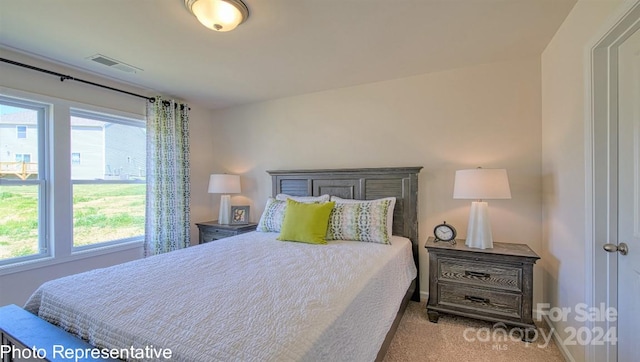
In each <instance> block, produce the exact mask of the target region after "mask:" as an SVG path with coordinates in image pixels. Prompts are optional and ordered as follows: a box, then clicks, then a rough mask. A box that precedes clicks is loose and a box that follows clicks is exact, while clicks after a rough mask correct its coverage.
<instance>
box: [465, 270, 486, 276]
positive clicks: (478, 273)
mask: <svg viewBox="0 0 640 362" xmlns="http://www.w3.org/2000/svg"><path fill="white" fill-rule="evenodd" d="M464 275H465V276H467V277H478V278H490V277H491V274H489V273H481V272H474V271H470V270H465V271H464Z"/></svg>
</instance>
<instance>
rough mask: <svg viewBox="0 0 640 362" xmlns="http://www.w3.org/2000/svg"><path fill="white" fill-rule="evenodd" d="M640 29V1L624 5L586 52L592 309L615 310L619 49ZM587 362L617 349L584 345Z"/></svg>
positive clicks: (611, 356) (613, 357)
mask: <svg viewBox="0 0 640 362" xmlns="http://www.w3.org/2000/svg"><path fill="white" fill-rule="evenodd" d="M639 27H640V0H631V1H625V2H624V3H623V4H622V5H621V6H620V8H619V9H618V11H616V12H615V14H614V15H613V16H612V17H611V18H610V20H609V21H608V22H606V23H605V24H604V26H603V27H602V29H601V30H600V31H599V32H598V33H597V36H596V37H595V38H594V39H593V40H592V41H591V42H590V43H588V44H587V47H586V50H585V59H586V61H585V65H586V66H585V73H586V74H585V91H586V92H585V93H586V94H585V97H586V102H585V116H586V117H585V121H586V125H585V161H586V162H585V182H586V184H585V193H586V195H585V205H586V207H585V210H586V215H585V218H586V220H585V221H586V222H585V243H586V247H585V276H586V288H585V299H586V302H587V303H588V304H589V305H590V306H594V307H598V306H600V303H605V305H606V306H607V307H609V306H615V307H616V308H617V305H618V301H617V288H618V279H617V268H618V261H617V256H618V254H617V253H606V252H604V251H603V250H602V246H603V245H604V244H605V243H614V244H617V243H618V237H617V236H618V235H617V206H618V200H617V195H618V188H617V185H618V183H617V173H618V169H617V167H618V163H617V153H618V143H617V142H618V137H617V136H618V135H617V133H618V132H617V125H618V107H617V106H618V84H617V80H618V52H617V50H618V46H619V45H620V44H621V43H622V42H624V40H626V39H627V38H628V37H629V36H630V35H631V34H633V32H634V31H635V30H637V29H638V28H639ZM586 323H587V326H586V327H587V328H589V329H590V330H592V331H593V330H594V328H596V327H600V328H603V329H604V330H605V331H608V330H609V328H611V327H613V328H616V330H617V322H615V321H613V322H607V321H596V322H586ZM585 348H586V350H585V356H586V360H587V361H617V346H615V345H611V344H605V345H603V346H595V345H588V346H586V347H585Z"/></svg>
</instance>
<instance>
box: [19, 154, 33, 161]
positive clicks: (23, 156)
mask: <svg viewBox="0 0 640 362" xmlns="http://www.w3.org/2000/svg"><path fill="white" fill-rule="evenodd" d="M16 162H20V163H22V162H24V163H31V155H30V154H28V153H16Z"/></svg>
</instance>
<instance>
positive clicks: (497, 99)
mask: <svg viewBox="0 0 640 362" xmlns="http://www.w3.org/2000/svg"><path fill="white" fill-rule="evenodd" d="M540 109H541V105H540V62H539V59H525V60H521V61H513V62H505V63H494V64H485V65H479V66H474V67H468V68H462V69H456V70H451V71H446V72H440V73H432V74H425V75H420V76H415V77H409V78H404V79H397V80H391V81H385V82H379V83H372V84H365V85H360V86H355V87H349V88H342V89H335V90H330V91H325V92H319V93H313V94H307V95H301V96H296V97H289V98H284V99H278V100H273V101H267V102H262V103H258V104H251V105H246V106H239V107H234V108H229V109H224V110H218V111H215V112H213V122H214V128H215V129H214V138H213V147H214V154H215V155H216V157H215V159H214V160H213V162H214V163H213V164H212V166H213V167H214V170H215V171H217V172H232V173H238V174H241V175H242V187H243V190H244V191H243V194H242V195H241V196H236V197H234V198H233V199H232V203H234V204H249V205H250V206H251V217H252V219H253V220H258V219H259V217H260V213H261V212H262V210H263V208H264V202H265V200H266V198H267V197H268V196H270V194H271V179H270V178H269V176H268V174H267V173H266V172H265V171H266V170H269V169H313V168H341V167H378V166H380V167H382V166H424V169H423V170H422V172H421V173H420V175H419V205H418V206H419V219H418V220H419V223H420V229H419V231H420V242H421V243H424V241H425V240H426V239H427V237H428V236H430V235H432V234H433V231H432V230H433V227H434V226H435V225H436V224H438V223H441V222H442V221H443V220H446V221H447V222H448V223H451V224H453V225H454V226H455V227H456V228H457V229H458V232H459V234H460V237H462V238H464V237H465V235H466V227H467V218H468V211H469V206H470V201H468V200H454V199H453V198H452V193H453V179H454V172H455V170H457V169H463V168H475V167H477V166H482V167H486V168H491V167H494V168H506V169H507V170H508V172H509V177H510V183H511V191H512V195H513V198H512V199H511V200H492V201H490V202H489V208H490V213H491V217H492V224H493V234H494V238H495V240H496V241H503V242H515V243H526V244H529V245H530V246H531V247H532V248H533V249H534V250H535V251H536V252H540V241H541V181H540V162H541V161H540V154H541V149H540V147H541V130H540ZM420 250H421V251H420V254H421V260H420V263H421V278H422V291H423V292H427V288H428V283H427V282H426V281H427V280H428V279H427V276H428V273H427V271H428V270H427V268H426V266H427V254H426V251H425V250H424V248H420ZM541 276H542V273H541V268H540V267H539V266H537V267H536V268H535V302H538V301H540V298H541V291H542V277H541Z"/></svg>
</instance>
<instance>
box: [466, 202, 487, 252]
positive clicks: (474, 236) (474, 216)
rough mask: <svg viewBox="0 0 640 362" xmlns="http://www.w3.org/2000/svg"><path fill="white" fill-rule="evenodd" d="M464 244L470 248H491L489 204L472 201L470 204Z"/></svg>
mask: <svg viewBox="0 0 640 362" xmlns="http://www.w3.org/2000/svg"><path fill="white" fill-rule="evenodd" d="M464 244H465V245H466V246H468V247H470V248H478V249H491V248H493V237H492V235H491V222H490V221H489V204H487V203H486V202H484V201H474V202H472V203H471V210H470V211H469V225H468V226H467V240H466V241H465V243H464Z"/></svg>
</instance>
